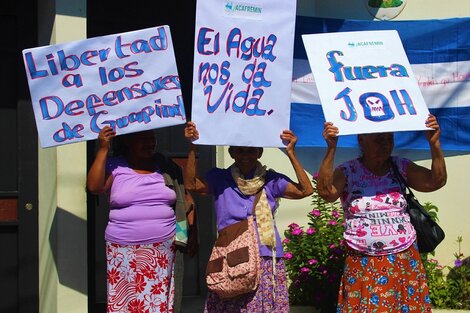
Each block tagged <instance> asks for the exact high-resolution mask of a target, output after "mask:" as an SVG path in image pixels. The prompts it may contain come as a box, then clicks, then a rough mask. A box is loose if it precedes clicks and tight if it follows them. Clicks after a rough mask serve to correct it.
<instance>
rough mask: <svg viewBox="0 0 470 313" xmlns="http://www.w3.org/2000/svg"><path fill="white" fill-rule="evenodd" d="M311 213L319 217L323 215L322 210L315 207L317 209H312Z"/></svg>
mask: <svg viewBox="0 0 470 313" xmlns="http://www.w3.org/2000/svg"><path fill="white" fill-rule="evenodd" d="M309 214H310V215H313V216H316V217H318V216H320V215H321V212H320V210H317V209H315V210H312V211H311V212H310V213H309Z"/></svg>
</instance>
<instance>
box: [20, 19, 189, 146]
mask: <svg viewBox="0 0 470 313" xmlns="http://www.w3.org/2000/svg"><path fill="white" fill-rule="evenodd" d="M23 58H24V65H25V69H26V74H27V77H28V83H29V89H30V93H31V100H32V104H33V108H34V115H35V119H36V125H37V129H38V133H39V139H40V143H41V147H43V148H45V147H52V146H57V145H62V144H69V143H74V142H79V141H84V140H89V139H96V138H97V136H98V133H99V131H100V130H101V129H102V128H103V127H104V126H106V125H109V126H111V127H112V128H114V129H115V130H116V132H117V134H118V135H119V134H125V133H131V132H136V131H141V130H145V129H154V128H160V127H165V126H170V125H176V124H182V123H185V121H186V117H185V116H186V115H185V111H184V106H183V100H182V96H181V86H180V80H179V77H178V73H177V68H176V61H175V56H174V51H173V44H172V40H171V35H170V29H169V27H168V26H159V27H154V28H148V29H143V30H138V31H132V32H126V33H121V34H115V35H108V36H102V37H96V38H90V39H86V40H82V41H76V42H70V43H64V44H57V45H51V46H44V47H37V48H31V49H25V50H23Z"/></svg>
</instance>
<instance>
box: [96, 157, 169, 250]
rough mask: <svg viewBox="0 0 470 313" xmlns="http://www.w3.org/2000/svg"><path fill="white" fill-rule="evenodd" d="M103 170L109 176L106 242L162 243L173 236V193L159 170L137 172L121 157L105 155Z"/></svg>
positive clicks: (128, 243) (131, 243)
mask: <svg viewBox="0 0 470 313" xmlns="http://www.w3.org/2000/svg"><path fill="white" fill-rule="evenodd" d="M106 171H107V172H108V173H110V174H111V175H112V176H113V184H112V186H111V190H110V191H109V208H110V211H109V221H108V225H107V227H106V231H105V239H106V240H107V241H110V242H113V243H118V244H122V245H135V244H149V243H156V242H162V241H165V240H168V239H170V238H171V237H173V236H174V235H175V231H176V217H175V211H174V209H173V207H172V206H173V204H174V203H175V201H176V193H175V191H174V190H173V189H171V188H169V187H167V186H166V185H165V181H164V178H163V175H162V174H161V173H159V172H154V173H151V174H139V173H137V172H135V171H134V170H132V169H131V168H130V167H129V166H128V164H127V162H126V160H125V159H124V158H123V157H114V158H109V159H108V161H107V164H106Z"/></svg>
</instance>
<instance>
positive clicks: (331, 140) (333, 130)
mask: <svg viewBox="0 0 470 313" xmlns="http://www.w3.org/2000/svg"><path fill="white" fill-rule="evenodd" d="M338 133H339V130H338V127H336V126H334V125H333V123H332V122H325V124H324V126H323V132H322V135H323V138H325V141H326V144H327V145H328V147H336V144H337V143H338Z"/></svg>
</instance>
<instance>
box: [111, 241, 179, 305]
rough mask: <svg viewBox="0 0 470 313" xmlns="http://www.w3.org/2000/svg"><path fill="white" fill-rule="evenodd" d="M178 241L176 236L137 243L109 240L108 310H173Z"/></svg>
mask: <svg viewBox="0 0 470 313" xmlns="http://www.w3.org/2000/svg"><path fill="white" fill-rule="evenodd" d="M174 242H175V241H174V238H172V239H169V240H167V241H164V242H159V243H153V244H147V245H133V246H124V245H119V244H116V243H111V242H106V257H107V290H108V294H107V312H108V313H133V312H146V313H147V312H148V313H155V312H158V313H171V312H173V301H174V294H175V285H174V264H175V243H174Z"/></svg>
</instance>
